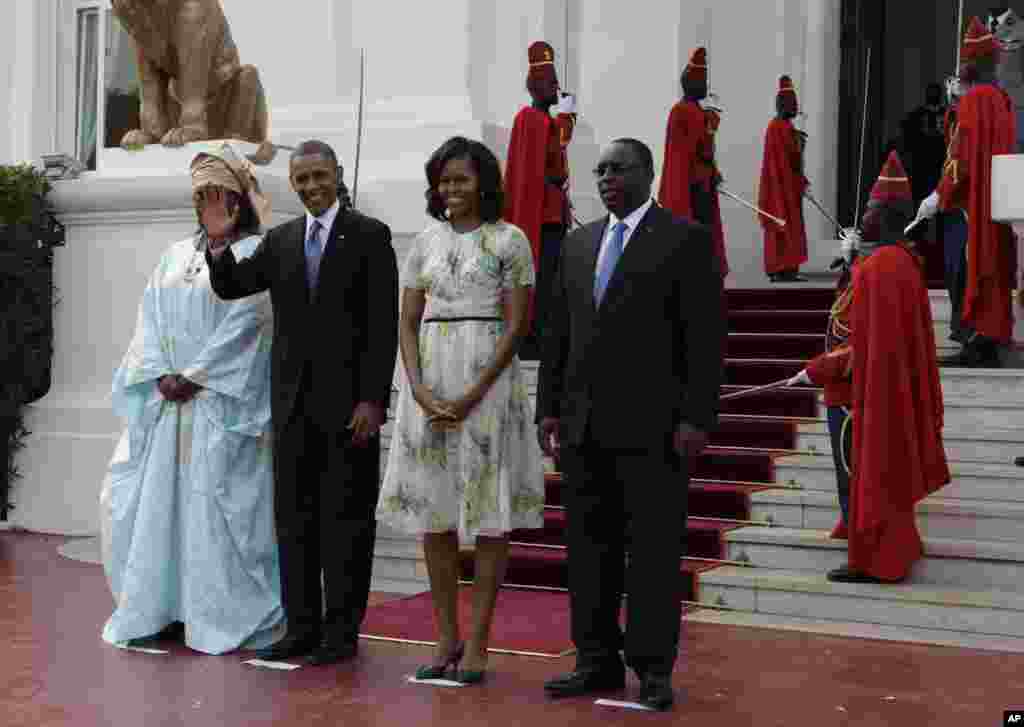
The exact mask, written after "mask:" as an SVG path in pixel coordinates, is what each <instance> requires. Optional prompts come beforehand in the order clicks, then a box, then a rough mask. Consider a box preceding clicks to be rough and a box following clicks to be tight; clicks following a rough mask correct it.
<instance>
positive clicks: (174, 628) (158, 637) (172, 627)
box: [125, 621, 185, 646]
mask: <svg viewBox="0 0 1024 727" xmlns="http://www.w3.org/2000/svg"><path fill="white" fill-rule="evenodd" d="M184 641H185V624H183V623H182V622H181V621H172V622H171V623H169V624H167V625H166V626H164V627H163V628H162V629H160V630H159V631H157V632H156V633H155V634H150V635H149V636H140V637H138V638H135V639H128V641H126V642H125V645H126V646H152V645H153V644H159V643H168V642H175V643H182V642H184Z"/></svg>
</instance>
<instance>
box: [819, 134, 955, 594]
mask: <svg viewBox="0 0 1024 727" xmlns="http://www.w3.org/2000/svg"><path fill="white" fill-rule="evenodd" d="M912 218H913V197H912V193H911V189H910V182H909V181H908V179H907V176H906V173H905V172H904V170H903V165H902V164H901V163H900V161H899V157H898V156H897V155H896V154H895V152H893V153H892V154H890V155H889V159H888V160H887V161H886V164H885V167H883V169H882V173H881V175H880V176H879V177H878V181H877V182H876V183H875V186H874V188H873V189H872V190H871V198H870V200H869V201H868V205H867V209H866V210H865V212H864V218H863V220H862V229H863V232H862V236H863V240H862V242H861V243H860V246H859V251H858V252H859V255H860V258H859V260H858V263H857V265H856V266H855V267H854V268H853V282H852V285H853V302H852V305H851V308H850V324H851V332H850V337H849V339H848V344H849V353H848V355H849V357H850V359H851V361H852V363H851V364H850V367H851V370H852V373H853V392H852V393H853V396H852V412H851V416H852V420H853V446H852V449H851V452H852V456H851V459H852V467H851V470H852V478H851V482H850V513H849V523H848V530H849V532H848V534H847V536H848V540H849V562H848V564H847V565H845V566H843V567H841V568H838V569H836V570H833V571H830V572H829V574H828V578H829V580H833V581H841V582H848V583H889V582H896V581H901V580H903V579H905V578H906V577H907V576H908V575H909V573H910V569H911V566H913V564H914V562H915V561H917V560H918V559H919V558H921V556H922V555H923V554H924V547H923V544H922V542H921V536H920V534H919V533H918V530H917V523H916V521H915V518H914V506H915V505H916V504H917V503H918V502H919V501H920V500H921V499H923V498H924V497H925V496H927V495H928V494H930V493H932V492H935V491H936V490H938V489H939V488H940V487H942V486H943V485H945V484H947V483H948V482H949V480H950V475H949V468H948V466H947V464H946V454H945V450H944V449H943V444H942V418H943V401H942V387H941V385H940V382H939V369H938V365H937V363H936V360H935V333H934V329H933V327H932V325H933V323H932V314H931V305H930V302H929V300H928V289H927V286H926V284H925V279H924V265H923V260H922V259H921V258H920V257H918V256H917V255H916V254H915V253H914V252H913V246H912V244H911V243H908V242H905V241H903V230H904V228H905V227H906V226H907V224H908V223H909V222H910V220H911V219H912Z"/></svg>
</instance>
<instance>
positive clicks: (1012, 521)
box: [750, 489, 1024, 542]
mask: <svg viewBox="0 0 1024 727" xmlns="http://www.w3.org/2000/svg"><path fill="white" fill-rule="evenodd" d="M750 501H751V514H750V519H751V520H763V521H767V522H771V523H772V524H774V525H777V526H780V527H785V528H811V529H816V530H825V529H831V528H832V526H833V525H835V524H836V522H838V520H839V498H838V496H837V495H836V494H835V493H834V492H833V493H829V492H815V491H801V490H783V489H778V490H763V491H761V492H754V493H751V495H750ZM917 526H918V529H919V530H920V532H921V535H922V536H923V537H936V538H954V539H956V538H959V539H966V540H1006V541H1011V542H1024V503H1021V502H989V501H985V500H951V499H949V498H945V497H938V496H937V495H931V496H929V497H927V498H925V499H924V500H923V501H921V502H919V503H918V505H917Z"/></svg>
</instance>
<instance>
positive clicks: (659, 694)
mask: <svg viewBox="0 0 1024 727" xmlns="http://www.w3.org/2000/svg"><path fill="white" fill-rule="evenodd" d="M674 702H675V695H674V694H673V693H672V681H671V680H670V678H669V677H664V676H654V675H653V674H648V675H646V676H645V677H644V678H643V682H642V683H641V686H640V704H642V705H644V706H645V707H649V708H650V709H656V710H658V711H659V712H664V711H665V710H667V709H668V708H669V707H671V706H672V704H673V703H674Z"/></svg>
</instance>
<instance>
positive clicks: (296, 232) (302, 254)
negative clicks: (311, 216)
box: [285, 215, 309, 302]
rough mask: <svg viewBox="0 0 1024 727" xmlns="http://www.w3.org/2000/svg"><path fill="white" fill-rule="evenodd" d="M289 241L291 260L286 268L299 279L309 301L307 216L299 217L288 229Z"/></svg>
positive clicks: (288, 251)
mask: <svg viewBox="0 0 1024 727" xmlns="http://www.w3.org/2000/svg"><path fill="white" fill-rule="evenodd" d="M287 236H288V238H289V239H288V241H287V244H286V245H285V248H286V252H287V254H288V257H289V258H290V260H287V265H288V266H289V269H290V270H289V269H286V271H285V272H286V273H289V272H290V274H291V275H292V276H294V277H297V278H298V279H299V284H300V285H302V290H303V293H304V298H305V300H306V301H307V302H308V301H309V281H308V279H307V278H306V216H305V215H303V216H302V217H299V218H298V219H296V220H295V221H294V222H293V223H292V227H291V229H290V230H288V234H287Z"/></svg>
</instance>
